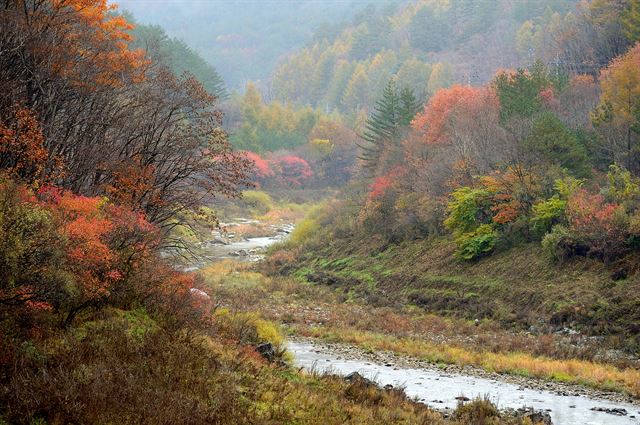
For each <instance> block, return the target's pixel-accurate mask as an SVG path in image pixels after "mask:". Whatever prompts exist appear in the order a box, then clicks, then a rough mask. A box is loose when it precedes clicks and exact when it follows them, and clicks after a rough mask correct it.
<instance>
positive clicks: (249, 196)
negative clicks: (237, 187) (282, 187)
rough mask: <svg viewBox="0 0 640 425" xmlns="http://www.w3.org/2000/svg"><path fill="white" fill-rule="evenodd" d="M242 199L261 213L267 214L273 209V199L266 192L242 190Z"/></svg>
mask: <svg viewBox="0 0 640 425" xmlns="http://www.w3.org/2000/svg"><path fill="white" fill-rule="evenodd" d="M242 201H243V202H244V204H245V205H247V206H248V207H249V208H250V209H252V210H254V211H255V212H257V213H259V214H266V213H268V212H269V211H271V210H272V209H273V200H272V199H271V196H269V194H268V193H266V192H261V191H257V190H245V191H244V192H242Z"/></svg>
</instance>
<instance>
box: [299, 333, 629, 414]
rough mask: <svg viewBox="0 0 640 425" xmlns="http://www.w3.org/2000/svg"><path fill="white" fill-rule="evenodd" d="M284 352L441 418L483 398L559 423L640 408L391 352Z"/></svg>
mask: <svg viewBox="0 0 640 425" xmlns="http://www.w3.org/2000/svg"><path fill="white" fill-rule="evenodd" d="M288 349H289V350H290V352H292V353H293V355H294V363H295V364H296V365H298V366H300V367H303V368H305V369H307V370H312V371H314V372H328V373H335V374H339V375H342V376H351V375H352V374H354V373H357V374H358V375H360V376H363V377H365V378H366V379H370V380H372V381H374V382H376V383H377V384H378V385H379V386H380V387H385V388H402V389H403V390H404V392H405V393H406V394H407V395H408V396H409V397H412V398H414V399H415V400H418V401H420V402H421V403H424V404H426V405H428V406H429V407H431V408H433V409H435V410H438V411H440V412H442V413H444V414H446V413H450V412H452V411H453V409H455V408H456V407H457V406H459V404H460V403H461V402H462V403H464V402H468V401H469V400H474V399H478V398H484V399H486V400H488V401H490V402H491V403H493V404H494V405H495V406H497V407H498V408H499V409H500V410H501V411H505V412H506V411H516V410H518V409H522V408H523V407H525V406H526V407H528V408H532V409H534V411H537V412H544V413H546V414H549V417H550V419H552V421H553V423H555V424H563V425H583V424H591V423H593V424H601V423H607V424H611V425H618V424H620V425H622V424H636V423H637V421H636V419H637V418H638V417H640V405H638V404H636V405H634V404H629V403H623V402H621V401H619V400H612V398H614V399H615V398H619V394H611V393H603V392H597V391H593V390H591V389H588V388H584V389H582V391H579V390H578V389H577V387H576V386H569V385H562V384H551V383H546V384H544V385H540V386H539V387H538V388H530V384H531V383H532V382H531V380H530V379H529V380H527V379H524V378H521V379H518V380H516V382H514V380H513V379H504V378H505V377H504V376H502V375H497V374H489V373H487V372H486V371H483V370H480V369H477V368H470V367H466V368H457V367H451V366H444V365H435V364H430V363H428V362H425V361H422V360H418V359H413V358H409V357H406V356H398V355H396V354H394V353H391V352H368V351H365V350H362V349H359V348H357V347H354V346H349V345H346V344H327V343H323V342H321V341H317V340H312V339H300V338H296V339H294V340H293V341H290V342H289V344H288ZM511 378H512V377H511Z"/></svg>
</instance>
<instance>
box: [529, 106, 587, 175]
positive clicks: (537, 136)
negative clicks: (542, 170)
mask: <svg viewBox="0 0 640 425" xmlns="http://www.w3.org/2000/svg"><path fill="white" fill-rule="evenodd" d="M524 143H525V146H526V148H527V149H529V150H530V151H531V152H532V153H533V154H534V157H535V158H536V159H537V160H538V161H539V162H542V163H545V164H555V165H557V166H559V167H561V168H564V169H568V170H571V171H572V172H573V174H574V175H575V176H577V177H586V176H588V174H589V172H590V170H589V167H588V158H587V153H586V150H585V148H584V146H582V145H580V144H579V143H578V140H577V138H576V136H575V135H574V134H573V133H572V132H571V131H570V130H569V129H568V128H567V127H566V126H565V125H564V124H563V123H562V121H560V119H559V118H558V117H556V116H555V115H553V114H552V113H549V112H545V113H543V114H541V115H540V116H539V117H538V118H537V119H536V120H535V121H534V123H533V128H532V130H531V133H530V135H529V137H528V138H527V139H526V140H525V142H524Z"/></svg>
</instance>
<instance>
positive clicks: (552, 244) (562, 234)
mask: <svg viewBox="0 0 640 425" xmlns="http://www.w3.org/2000/svg"><path fill="white" fill-rule="evenodd" d="M580 247H582V248H580ZM542 251H543V252H544V254H545V255H546V256H547V258H549V259H550V260H552V261H564V260H566V259H568V258H570V257H572V256H574V255H576V254H579V253H581V252H583V251H585V248H584V245H583V244H580V243H579V242H578V241H577V239H576V238H575V237H574V235H572V234H571V232H570V231H569V229H567V227H566V226H563V225H560V224H559V225H556V226H554V227H553V229H552V230H551V232H550V233H547V234H546V235H545V236H544V238H542Z"/></svg>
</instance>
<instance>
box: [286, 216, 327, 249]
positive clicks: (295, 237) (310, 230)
mask: <svg viewBox="0 0 640 425" xmlns="http://www.w3.org/2000/svg"><path fill="white" fill-rule="evenodd" d="M319 230H320V225H319V224H318V222H317V221H316V220H315V219H313V218H310V217H307V218H305V219H304V220H302V221H301V222H300V223H298V224H296V227H295V229H293V232H291V235H290V236H289V242H290V243H291V244H292V245H303V244H304V243H306V242H308V241H309V240H311V239H312V237H313V236H314V235H315V234H316V233H317V232H318V231H319Z"/></svg>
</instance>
